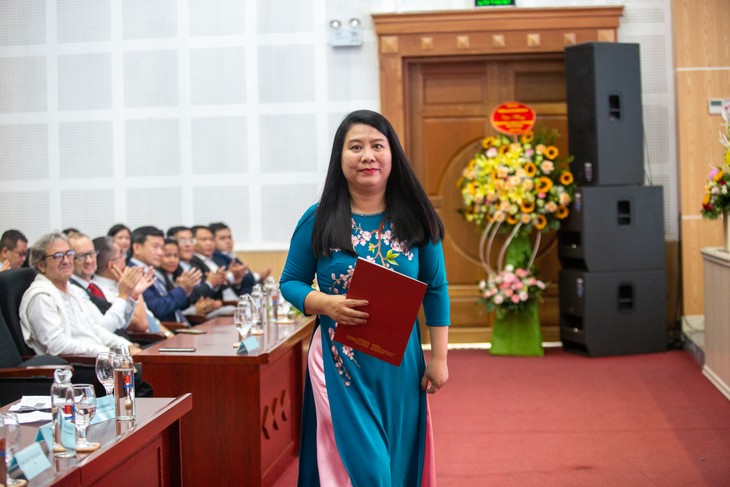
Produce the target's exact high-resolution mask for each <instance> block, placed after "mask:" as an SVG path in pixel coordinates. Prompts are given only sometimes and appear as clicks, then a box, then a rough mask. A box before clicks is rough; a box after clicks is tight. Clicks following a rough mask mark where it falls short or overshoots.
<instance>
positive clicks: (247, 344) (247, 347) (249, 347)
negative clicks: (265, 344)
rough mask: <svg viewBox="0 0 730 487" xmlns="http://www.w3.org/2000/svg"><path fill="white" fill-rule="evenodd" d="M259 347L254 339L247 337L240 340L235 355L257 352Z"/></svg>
mask: <svg viewBox="0 0 730 487" xmlns="http://www.w3.org/2000/svg"><path fill="white" fill-rule="evenodd" d="M260 347H261V345H259V341H258V340H257V339H256V337H253V336H251V337H248V338H246V339H245V340H241V344H240V345H239V346H238V350H236V353H249V352H253V351H255V350H258V349H259V348H260Z"/></svg>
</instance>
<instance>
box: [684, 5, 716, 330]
mask: <svg viewBox="0 0 730 487" xmlns="http://www.w3.org/2000/svg"><path fill="white" fill-rule="evenodd" d="M729 6H730V5H729V4H728V0H701V1H697V0H673V1H672V18H673V31H674V36H673V37H674V64H675V82H676V96H677V101H676V106H677V134H678V141H677V144H678V155H679V156H678V157H679V164H678V167H679V186H680V188H679V189H680V217H681V222H680V240H681V242H682V245H681V247H682V250H681V254H682V255H681V257H682V288H683V293H682V294H683V296H682V297H683V312H682V314H683V315H701V314H704V299H703V282H702V279H703V278H702V257H701V255H700V249H701V248H702V247H708V246H720V245H722V227H721V223H720V221H707V220H702V217H701V215H700V207H701V202H702V191H703V188H704V184H705V178H706V177H707V173H708V172H709V170H710V167H709V166H710V165H719V164H721V163H722V157H723V151H724V149H723V147H722V146H721V145H720V143H719V142H718V137H719V131H720V122H721V121H722V119H721V118H720V116H719V115H709V113H708V111H707V102H708V99H709V98H730V25H729V24H728V22H727V21H728V19H729V18H730V17H729V14H728V7H729Z"/></svg>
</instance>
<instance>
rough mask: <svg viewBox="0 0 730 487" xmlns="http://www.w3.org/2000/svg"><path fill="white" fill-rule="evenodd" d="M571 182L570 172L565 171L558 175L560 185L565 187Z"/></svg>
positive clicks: (571, 175)
mask: <svg viewBox="0 0 730 487" xmlns="http://www.w3.org/2000/svg"><path fill="white" fill-rule="evenodd" d="M572 182H573V174H572V173H571V172H570V171H565V172H563V173H562V174H561V175H560V184H562V185H563V186H567V185H569V184H570V183H572Z"/></svg>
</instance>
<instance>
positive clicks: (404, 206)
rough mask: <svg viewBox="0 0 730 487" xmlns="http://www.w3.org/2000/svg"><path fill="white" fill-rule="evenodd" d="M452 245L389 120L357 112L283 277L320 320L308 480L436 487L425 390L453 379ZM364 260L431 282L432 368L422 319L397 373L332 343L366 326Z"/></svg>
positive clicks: (304, 450) (309, 387)
mask: <svg viewBox="0 0 730 487" xmlns="http://www.w3.org/2000/svg"><path fill="white" fill-rule="evenodd" d="M442 238H443V226H442V224H441V221H440V220H439V218H438V216H437V215H436V212H435V211H434V210H433V207H432V206H431V204H430V202H429V201H428V198H427V196H426V194H425V192H424V191H423V189H422V187H421V185H420V184H419V183H418V181H417V179H416V177H415V175H414V174H413V171H412V170H411V168H410V166H409V164H408V161H407V160H406V158H405V155H404V153H403V149H402V148H401V146H400V142H399V141H398V138H397V136H396V134H395V132H394V131H393V128H392V127H391V126H390V124H389V123H388V121H387V120H386V119H385V118H384V117H382V115H380V114H377V113H375V112H371V111H364V110H362V111H357V112H353V113H351V114H350V115H348V116H347V117H346V118H345V120H344V121H343V122H342V124H341V125H340V127H339V128H338V130H337V133H336V135H335V140H334V143H333V148H332V156H331V158H330V166H329V170H328V174H327V180H326V181H325V187H324V190H323V193H322V197H321V199H320V203H319V204H318V205H314V206H312V207H311V208H309V209H308V210H307V211H306V212H305V214H304V215H303V216H302V218H301V219H300V221H299V224H298V225H297V227H296V229H295V231H294V235H293V237H292V240H291V246H290V250H289V255H288V257H287V262H286V266H285V268H284V272H283V274H282V278H281V290H282V294H283V295H284V297H285V298H286V299H287V300H288V301H289V302H291V303H292V304H293V305H294V306H296V307H297V308H298V309H299V310H302V311H303V312H305V313H306V314H316V315H318V317H319V320H318V326H316V327H315V331H314V333H313V336H312V343H311V346H310V350H309V355H308V358H307V378H306V379H307V380H306V386H305V393H304V408H303V418H302V439H301V447H300V459H299V485H301V486H307V487H308V486H318V485H322V486H347V485H353V486H363V487H375V486H393V487H395V486H409V487H410V486H418V485H428V486H433V485H435V468H434V465H435V463H434V457H433V436H432V434H431V423H430V415H429V411H428V404H427V399H426V393H427V392H428V393H435V392H437V391H438V390H439V389H440V388H441V387H443V385H444V384H445V382H446V381H447V379H448V368H447V362H446V355H447V346H448V344H447V339H448V325H449V300H448V284H447V280H446V271H445V268H444V258H443V252H442V248H441V240H442ZM358 256H359V257H363V258H365V259H368V260H371V261H373V262H375V263H377V264H380V265H383V266H385V267H389V268H391V269H393V270H395V271H397V272H401V273H403V274H405V275H408V276H410V277H413V278H416V279H418V280H420V281H423V282H425V283H427V284H428V288H427V291H426V296H425V297H424V301H423V308H424V312H425V315H426V324H427V325H428V329H429V334H430V338H431V343H432V352H431V359H430V361H429V363H428V365H426V363H425V360H424V356H423V349H422V348H421V334H420V327H419V326H418V321H416V323H414V326H413V329H412V331H411V335H410V338H409V341H408V345H407V348H406V352H405V355H404V357H403V361H402V363H401V365H400V366H399V367H396V366H394V365H391V364H389V363H387V362H384V361H381V360H379V359H377V358H375V357H372V356H370V355H368V354H365V353H361V352H359V351H356V350H353V349H352V348H349V347H346V346H343V345H342V344H340V343H338V342H335V341H333V339H332V338H333V336H334V333H335V329H336V327H337V326H359V325H363V324H365V323H366V322H367V313H365V312H363V311H360V310H358V307H362V306H364V305H365V304H367V302H366V301H360V300H354V299H347V297H346V294H347V289H348V286H349V283H350V278H351V277H352V272H353V270H354V267H355V262H356V260H357V257H358ZM315 278H316V283H317V287H318V290H314V289H313V288H312V283H313V281H314V279H315ZM392 299H393V300H394V301H396V302H397V300H398V290H397V289H393V290H392Z"/></svg>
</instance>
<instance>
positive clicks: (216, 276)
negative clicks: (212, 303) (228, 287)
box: [167, 226, 226, 303]
mask: <svg viewBox="0 0 730 487" xmlns="http://www.w3.org/2000/svg"><path fill="white" fill-rule="evenodd" d="M167 236H168V237H171V238H174V239H175V240H176V241H177V245H178V260H179V262H180V264H179V268H178V270H177V271H175V272H174V273H173V276H174V279H173V282H174V281H175V279H177V278H178V276H179V275H180V273H182V272H183V271H189V270H190V269H192V268H193V266H192V258H193V254H194V252H195V249H194V247H193V232H192V231H191V230H190V229H189V228H188V227H183V226H177V227H171V228H170V229H169V230H167ZM204 277H205V281H204V282H202V283H200V285H198V286H197V287H196V288H195V290H193V293H192V294H191V295H190V301H192V302H193V303H197V302H198V300H199V299H200V298H201V297H207V298H215V299H219V298H220V295H221V284H223V283H224V282H225V281H226V272H225V271H224V270H221V271H220V272H208V273H207V274H205V276H204Z"/></svg>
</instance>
